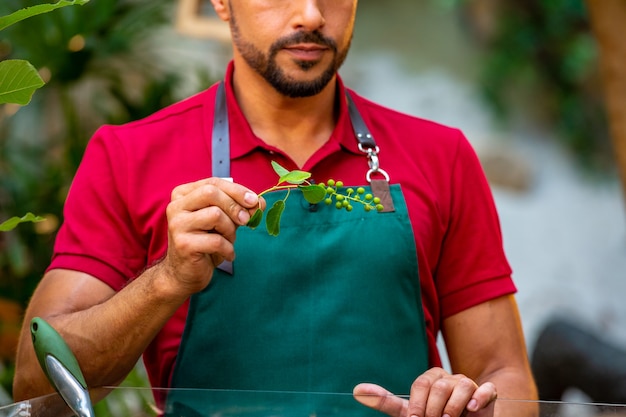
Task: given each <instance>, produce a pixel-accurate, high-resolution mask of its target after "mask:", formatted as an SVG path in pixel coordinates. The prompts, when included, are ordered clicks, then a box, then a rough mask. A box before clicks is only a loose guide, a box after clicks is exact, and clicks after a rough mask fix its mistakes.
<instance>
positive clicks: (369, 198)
mask: <svg viewBox="0 0 626 417" xmlns="http://www.w3.org/2000/svg"><path fill="white" fill-rule="evenodd" d="M372 198H374V196H373V195H371V194H366V195H365V199H366V200H367V201H369V200H371V199H372Z"/></svg>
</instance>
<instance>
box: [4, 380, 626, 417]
mask: <svg viewBox="0 0 626 417" xmlns="http://www.w3.org/2000/svg"><path fill="white" fill-rule="evenodd" d="M110 391H111V392H110V393H109V394H108V396H107V397H106V399H105V400H103V401H100V402H99V403H97V404H95V405H94V410H95V415H96V416H97V417H105V416H107V417H131V416H132V417H148V416H166V417H174V416H175V417H199V416H211V417H335V416H337V417H338V416H342V417H344V416H355V417H356V416H359V417H361V416H367V417H369V416H383V415H384V414H382V413H379V412H377V411H373V410H371V409H369V408H367V407H365V406H363V405H362V404H360V403H359V402H357V401H356V400H355V399H354V397H353V396H352V394H351V393H310V392H275V391H233V390H200V389H154V390H153V389H151V388H130V387H117V388H110ZM405 397H406V396H405ZM155 398H163V399H166V400H165V401H164V402H163V405H161V407H158V406H157V405H156V401H155ZM496 401H497V402H507V403H508V404H507V405H508V406H514V407H530V408H531V409H532V408H533V407H537V406H538V407H539V410H540V412H539V415H540V417H610V416H614V417H626V405H625V404H599V403H572V402H558V401H554V402H550V401H539V402H533V401H525V400H513V399H503V398H499V399H497V400H496ZM198 404H202V405H198ZM496 406H497V404H496ZM72 415H74V414H73V413H72V412H71V410H70V409H69V408H68V407H67V406H66V405H65V403H64V401H63V400H62V399H61V397H60V396H59V395H57V394H50V395H47V396H43V397H38V398H34V399H31V400H26V401H21V402H17V403H14V404H9V405H5V406H1V407H0V417H52V416H54V417H60V416H72Z"/></svg>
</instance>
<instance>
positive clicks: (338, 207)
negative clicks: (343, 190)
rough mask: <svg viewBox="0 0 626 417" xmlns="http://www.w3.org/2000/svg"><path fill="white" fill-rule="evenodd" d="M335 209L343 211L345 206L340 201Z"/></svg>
mask: <svg viewBox="0 0 626 417" xmlns="http://www.w3.org/2000/svg"><path fill="white" fill-rule="evenodd" d="M335 208H337V209H339V210H341V209H342V208H343V204H341V202H340V201H337V202H336V203H335Z"/></svg>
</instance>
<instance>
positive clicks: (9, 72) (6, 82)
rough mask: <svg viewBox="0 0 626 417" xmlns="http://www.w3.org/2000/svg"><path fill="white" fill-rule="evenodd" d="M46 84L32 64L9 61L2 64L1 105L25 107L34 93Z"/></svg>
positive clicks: (0, 79) (0, 77) (16, 60)
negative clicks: (13, 104) (12, 104)
mask: <svg viewBox="0 0 626 417" xmlns="http://www.w3.org/2000/svg"><path fill="white" fill-rule="evenodd" d="M44 84H45V83H44V82H43V80H42V79H41V77H40V76H39V73H37V70H36V69H35V67H33V66H32V65H31V63H30V62H28V61H24V60H21V59H9V60H6V61H2V62H0V104H4V103H15V104H21V105H22V106H25V105H26V104H28V103H29V102H30V99H31V97H32V96H33V93H34V92H35V90H37V89H38V88H40V87H42V86H43V85H44Z"/></svg>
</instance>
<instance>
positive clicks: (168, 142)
mask: <svg viewBox="0 0 626 417" xmlns="http://www.w3.org/2000/svg"><path fill="white" fill-rule="evenodd" d="M232 73H233V64H232V63H231V64H230V65H229V68H228V72H227V75H226V79H225V81H226V86H227V89H226V93H227V103H228V114H229V120H230V135H231V151H230V152H231V161H232V162H231V173H232V177H233V179H234V181H235V182H238V183H241V184H243V185H245V186H247V187H249V188H251V189H252V190H255V191H257V192H261V191H262V190H264V189H266V188H269V187H271V186H272V185H274V183H275V181H276V174H275V173H274V171H273V170H272V168H271V165H270V161H271V160H276V161H277V162H278V163H280V164H281V165H283V166H284V167H286V168H288V169H295V168H296V166H295V165H294V163H293V161H291V160H290V159H289V158H288V157H286V156H285V155H283V154H282V153H281V152H280V151H279V150H278V149H275V148H273V147H271V146H268V145H267V144H265V143H264V142H263V140H262V139H260V138H258V137H256V136H255V135H254V133H253V132H252V130H251V129H250V126H249V125H248V123H247V121H246V119H245V118H244V116H243V114H242V112H241V110H240V108H239V106H238V105H237V102H236V99H235V97H234V93H233V90H232V87H231V81H232ZM338 88H339V91H338V93H339V95H338V97H344V95H345V93H344V91H345V90H344V86H343V83H342V82H341V80H340V79H339V80H338ZM216 90H217V88H216V86H213V87H211V88H210V89H208V90H207V91H204V92H202V93H200V94H197V95H195V96H193V97H191V98H189V99H187V100H184V101H182V102H179V103H177V104H174V105H172V106H170V107H168V108H165V109H163V110H162V111H159V112H157V113H155V114H154V115H152V116H150V117H148V118H146V119H143V120H140V121H136V122H133V123H129V124H126V125H123V126H103V127H102V128H101V129H99V130H98V131H97V132H96V133H95V135H94V137H93V138H92V139H91V141H90V143H89V145H88V147H87V149H86V152H85V155H84V159H83V161H82V163H81V166H80V168H79V170H78V172H77V173H76V177H75V179H74V182H73V183H72V186H71V189H70V193H69V195H68V198H67V202H66V205H65V220H64V224H63V225H62V227H61V229H60V230H59V233H58V236H57V240H56V245H55V251H54V255H53V258H52V263H51V265H50V267H49V269H53V268H66V269H72V270H78V271H82V272H86V273H88V274H91V275H93V276H95V277H97V278H98V279H100V280H102V281H103V282H105V283H107V284H108V285H110V286H111V287H112V288H113V289H115V290H116V291H118V290H121V289H122V288H123V287H124V286H125V285H126V284H127V283H128V281H130V280H132V279H133V278H134V277H136V276H137V275H139V274H140V273H141V271H143V270H144V269H145V268H146V267H147V266H149V265H151V264H153V263H154V262H156V261H157V260H159V259H160V258H162V257H163V256H164V255H165V253H166V246H167V220H166V216H165V208H166V206H167V204H168V203H169V201H170V193H171V191H172V189H173V188H174V187H176V186H178V185H180V184H183V183H188V182H193V181H197V180H199V179H202V178H206V177H210V176H211V130H212V125H213V110H214V101H215V93H216ZM351 94H352V96H353V98H354V101H355V104H356V106H357V108H358V109H359V111H360V112H361V115H362V117H363V119H364V121H365V122H366V124H367V125H368V127H369V129H370V131H371V133H372V134H373V136H374V138H375V140H376V142H377V144H378V146H379V147H380V154H379V158H380V167H381V168H382V169H384V170H385V171H386V172H387V173H388V174H389V176H390V182H391V183H399V184H401V185H402V188H403V192H404V194H405V199H406V202H407V205H408V209H409V216H410V219H411V223H412V227H413V232H414V234H415V240H416V245H417V257H418V262H419V273H420V281H421V290H422V302H423V306H424V314H425V319H426V328H427V336H428V343H429V348H430V362H431V365H439V364H440V358H439V354H438V353H437V347H436V337H437V334H438V332H439V329H440V324H441V321H442V319H444V318H446V317H449V316H451V315H453V314H455V313H458V312H460V311H462V310H464V309H467V308H469V307H472V306H474V305H476V304H479V303H481V302H484V301H487V300H489V299H492V298H495V297H498V296H501V295H505V294H510V293H513V292H515V287H514V284H513V282H512V280H511V270H510V267H509V265H508V263H507V260H506V257H505V255H504V253H503V248H502V239H501V233H500V226H499V221H498V216H497V213H496V210H495V206H494V203H493V199H492V196H491V191H490V189H489V186H488V183H487V181H486V180H485V177H484V175H483V172H482V169H481V166H480V163H479V161H478V159H477V157H476V155H475V153H474V151H473V149H472V148H471V146H470V144H469V143H468V141H467V140H466V139H465V137H464V136H463V134H462V133H461V132H460V131H459V130H457V129H452V128H449V127H445V126H442V125H439V124H436V123H433V122H430V121H426V120H423V119H419V118H416V117H412V116H408V115H405V114H402V113H399V112H396V111H393V110H390V109H387V108H384V107H381V106H379V105H377V104H375V103H372V102H370V101H368V100H366V99H364V98H362V97H360V96H357V95H356V94H355V93H353V92H351ZM339 102H340V108H339V119H338V123H337V126H336V128H335V130H334V132H333V134H332V136H331V137H330V139H329V140H328V142H327V143H326V144H325V145H324V146H323V147H322V148H321V149H319V150H318V151H317V152H316V153H315V154H314V155H313V156H312V157H311V158H310V160H309V161H307V163H306V164H305V166H304V167H302V169H303V170H305V171H309V172H311V173H312V175H313V178H314V179H315V180H316V181H317V182H325V181H327V180H328V179H329V178H333V179H338V180H342V181H343V182H344V183H345V184H347V185H359V184H364V183H365V182H366V181H365V173H366V171H367V170H368V165H367V159H366V158H365V157H364V154H363V153H362V152H361V151H359V149H358V147H357V142H356V139H355V138H354V133H353V130H352V125H351V122H350V118H349V116H348V111H347V105H346V102H345V100H339ZM186 313H187V304H185V305H183V306H182V307H181V308H180V309H179V311H178V312H177V313H176V314H175V316H174V317H173V318H172V319H171V320H170V321H169V322H168V323H167V324H166V325H165V327H164V328H163V330H162V331H161V332H160V333H159V334H158V335H157V337H156V338H155V339H154V341H153V342H152V344H151V345H150V346H149V347H148V349H147V350H146V352H145V354H144V362H145V364H146V368H147V370H148V373H149V376H150V381H151V383H152V385H153V386H154V387H166V386H168V385H169V380H170V376H171V372H172V368H173V364H174V361H175V358H176V353H177V349H178V344H179V342H180V338H181V335H182V332H183V327H184V323H185V318H186ZM416 376H417V375H416Z"/></svg>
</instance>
